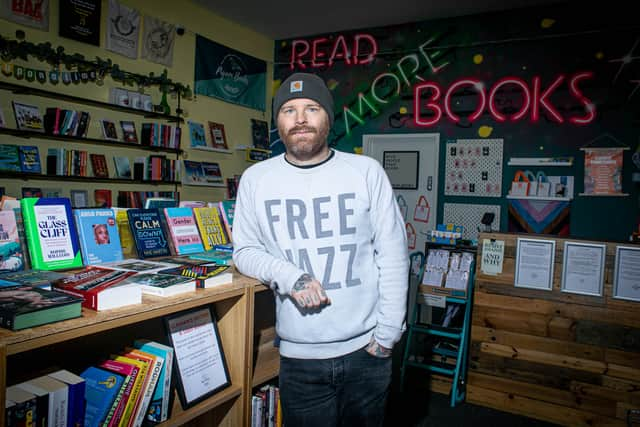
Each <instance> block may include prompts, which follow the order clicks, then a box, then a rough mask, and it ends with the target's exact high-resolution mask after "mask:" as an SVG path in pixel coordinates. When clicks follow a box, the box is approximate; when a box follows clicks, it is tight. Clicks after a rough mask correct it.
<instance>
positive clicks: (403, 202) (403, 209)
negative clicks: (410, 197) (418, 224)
mask: <svg viewBox="0 0 640 427" xmlns="http://www.w3.org/2000/svg"><path fill="white" fill-rule="evenodd" d="M397 200H398V207H399V208H400V213H401V214H402V220H403V221H405V222H406V221H407V211H408V210H409V206H407V201H406V200H405V199H404V197H402V194H398V199H397Z"/></svg>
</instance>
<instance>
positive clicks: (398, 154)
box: [382, 151, 420, 190]
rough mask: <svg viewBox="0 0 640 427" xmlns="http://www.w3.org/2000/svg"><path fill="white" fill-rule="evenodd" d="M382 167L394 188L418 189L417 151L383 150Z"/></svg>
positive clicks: (418, 159) (418, 155)
mask: <svg viewBox="0 0 640 427" xmlns="http://www.w3.org/2000/svg"><path fill="white" fill-rule="evenodd" d="M382 167H383V168H384V171H385V172H386V173H387V176H388V177H389V181H391V187H392V188H393V189H394V190H417V189H418V176H419V171H420V152H419V151H383V152H382Z"/></svg>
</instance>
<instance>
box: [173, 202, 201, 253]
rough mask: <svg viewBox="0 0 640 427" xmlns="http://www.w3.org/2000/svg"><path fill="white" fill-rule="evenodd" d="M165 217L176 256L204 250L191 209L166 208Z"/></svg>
mask: <svg viewBox="0 0 640 427" xmlns="http://www.w3.org/2000/svg"><path fill="white" fill-rule="evenodd" d="M164 215H165V218H166V221H167V228H168V229H169V235H170V236H171V240H172V241H173V247H174V248H175V252H176V255H187V254H192V253H196V252H202V251H203V250H204V247H203V246H202V240H201V239H200V234H198V227H197V226H196V221H195V219H194V217H193V210H192V209H191V208H165V209H164Z"/></svg>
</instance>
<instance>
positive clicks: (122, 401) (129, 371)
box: [98, 359, 140, 427]
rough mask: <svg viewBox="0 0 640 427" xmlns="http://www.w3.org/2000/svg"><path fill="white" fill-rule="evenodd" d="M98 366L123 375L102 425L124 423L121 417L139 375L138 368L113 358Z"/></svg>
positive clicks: (111, 425) (112, 426)
mask: <svg viewBox="0 0 640 427" xmlns="http://www.w3.org/2000/svg"><path fill="white" fill-rule="evenodd" d="M98 367H99V368H103V369H106V370H107V371H110V372H114V373H116V374H119V375H122V376H123V377H124V381H123V382H122V386H121V387H120V390H118V394H117V395H116V398H115V399H114V401H113V403H112V404H111V408H109V413H108V414H107V417H106V418H105V420H104V422H103V424H102V425H103V426H105V425H107V426H108V427H116V426H119V425H126V422H124V421H125V420H124V419H123V417H124V413H125V408H126V407H127V403H128V402H129V398H130V397H131V392H132V390H133V386H134V384H135V382H136V380H137V379H138V376H139V375H140V368H139V367H138V366H136V365H133V364H130V363H125V362H122V361H118V360H113V359H108V360H104V361H103V362H101V363H100V365H99V366H98ZM123 422H124V423H123Z"/></svg>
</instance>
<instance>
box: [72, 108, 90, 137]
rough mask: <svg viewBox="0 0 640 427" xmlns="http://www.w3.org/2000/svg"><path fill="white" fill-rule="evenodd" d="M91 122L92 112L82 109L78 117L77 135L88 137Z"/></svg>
mask: <svg viewBox="0 0 640 427" xmlns="http://www.w3.org/2000/svg"><path fill="white" fill-rule="evenodd" d="M90 122H91V114H89V113H88V112H86V111H81V112H80V117H79V118H78V126H77V128H76V132H75V136H79V137H81V138H86V137H87V132H88V131H89V123H90Z"/></svg>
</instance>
